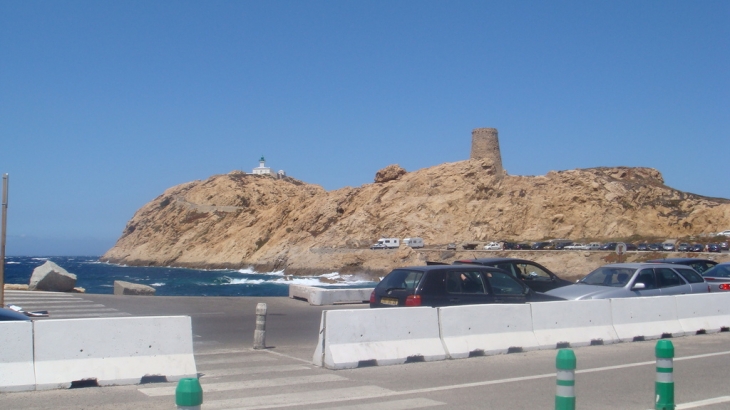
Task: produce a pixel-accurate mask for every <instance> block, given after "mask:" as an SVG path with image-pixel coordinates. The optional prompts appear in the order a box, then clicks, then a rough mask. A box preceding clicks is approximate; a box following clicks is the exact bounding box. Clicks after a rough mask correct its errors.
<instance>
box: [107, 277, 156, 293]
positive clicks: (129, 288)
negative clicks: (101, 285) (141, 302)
mask: <svg viewBox="0 0 730 410" xmlns="http://www.w3.org/2000/svg"><path fill="white" fill-rule="evenodd" d="M155 291H156V290H155V288H153V287H152V286H147V285H140V284H139V283H132V282H125V281H123V280H115V281H114V294H115V295H139V296H154V295H155Z"/></svg>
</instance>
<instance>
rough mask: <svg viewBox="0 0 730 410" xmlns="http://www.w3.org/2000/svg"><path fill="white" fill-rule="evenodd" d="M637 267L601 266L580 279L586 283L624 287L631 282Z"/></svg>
mask: <svg viewBox="0 0 730 410" xmlns="http://www.w3.org/2000/svg"><path fill="white" fill-rule="evenodd" d="M635 271H636V269H631V268H616V267H606V266H604V267H601V268H598V269H596V270H594V271H593V272H591V273H589V274H588V275H586V277H585V278H583V279H581V280H580V281H578V283H583V284H586V285H596V286H611V287H617V288H620V287H623V286H624V285H626V284H627V283H628V282H629V279H631V276H632V275H633V274H634V272H635Z"/></svg>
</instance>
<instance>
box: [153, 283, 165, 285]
mask: <svg viewBox="0 0 730 410" xmlns="http://www.w3.org/2000/svg"><path fill="white" fill-rule="evenodd" d="M150 286H165V283H153V284H151V285H150Z"/></svg>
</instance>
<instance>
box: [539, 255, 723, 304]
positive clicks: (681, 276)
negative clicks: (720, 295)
mask: <svg viewBox="0 0 730 410" xmlns="http://www.w3.org/2000/svg"><path fill="white" fill-rule="evenodd" d="M707 292H709V287H708V286H707V283H706V282H705V280H704V279H703V278H702V276H701V275H700V274H699V273H697V272H696V271H695V270H694V269H692V268H690V267H689V266H682V265H672V264H668V263H614V264H610V265H605V266H602V267H600V268H598V269H596V270H594V271H593V272H591V273H589V274H588V275H587V276H586V277H584V278H583V279H581V280H579V281H578V282H577V283H575V284H573V285H568V286H563V287H561V288H557V289H553V290H550V291H547V292H545V294H546V295H551V296H557V297H561V298H565V299H568V300H578V299H610V298H627V297H636V296H661V295H680V294H685V293H707Z"/></svg>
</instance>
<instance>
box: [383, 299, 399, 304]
mask: <svg viewBox="0 0 730 410" xmlns="http://www.w3.org/2000/svg"><path fill="white" fill-rule="evenodd" d="M380 303H382V304H384V305H390V306H398V299H393V298H380Z"/></svg>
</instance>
